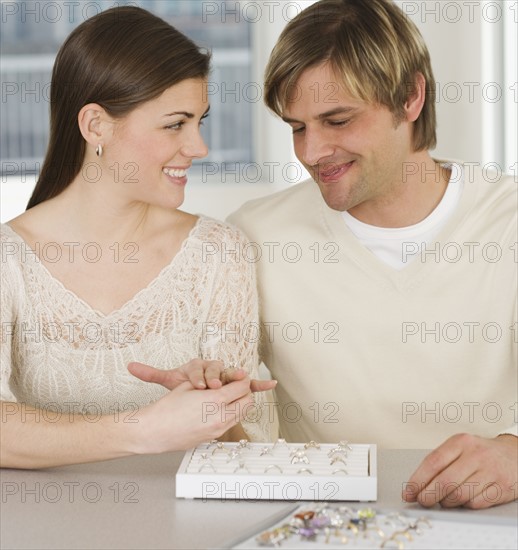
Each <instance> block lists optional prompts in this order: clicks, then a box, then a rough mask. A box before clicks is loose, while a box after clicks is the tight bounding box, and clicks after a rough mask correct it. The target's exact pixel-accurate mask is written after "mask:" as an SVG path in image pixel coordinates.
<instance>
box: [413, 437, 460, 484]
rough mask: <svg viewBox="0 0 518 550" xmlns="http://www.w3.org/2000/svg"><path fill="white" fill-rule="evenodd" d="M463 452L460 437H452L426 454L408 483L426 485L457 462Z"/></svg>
mask: <svg viewBox="0 0 518 550" xmlns="http://www.w3.org/2000/svg"><path fill="white" fill-rule="evenodd" d="M461 437H462V436H461ZM461 453H462V444H461V442H460V441H459V437H458V436H453V437H450V438H449V439H448V440H446V441H445V442H444V443H443V444H442V445H440V446H439V447H437V449H435V450H433V451H432V452H431V453H430V454H429V455H428V456H426V458H425V459H424V460H423V461H422V462H421V464H420V465H419V467H418V468H417V470H416V471H415V472H414V473H413V474H412V476H411V477H410V479H409V480H408V483H409V484H415V485H416V486H417V487H426V486H427V485H428V484H430V483H431V481H432V480H433V479H434V478H435V477H436V476H437V475H439V474H440V473H441V472H442V471H443V470H444V469H445V468H447V467H448V466H449V465H450V464H451V463H452V462H455V460H457V459H458V458H459V456H460V455H461ZM464 479H465V478H464Z"/></svg>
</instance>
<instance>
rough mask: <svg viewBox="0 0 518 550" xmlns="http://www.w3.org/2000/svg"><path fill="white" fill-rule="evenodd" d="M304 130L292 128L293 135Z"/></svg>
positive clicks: (302, 128)
mask: <svg viewBox="0 0 518 550" xmlns="http://www.w3.org/2000/svg"><path fill="white" fill-rule="evenodd" d="M304 129H305V128H304V126H302V127H301V128H292V131H293V133H294V134H300V132H303V131H304Z"/></svg>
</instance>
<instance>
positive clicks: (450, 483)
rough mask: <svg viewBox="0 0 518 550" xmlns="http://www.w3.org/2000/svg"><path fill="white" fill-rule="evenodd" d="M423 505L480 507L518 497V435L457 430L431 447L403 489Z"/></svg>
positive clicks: (407, 499) (405, 494)
mask: <svg viewBox="0 0 518 550" xmlns="http://www.w3.org/2000/svg"><path fill="white" fill-rule="evenodd" d="M402 496H403V500H406V501H407V502H419V504H421V505H422V506H427V507H428V506H433V505H434V504H437V503H439V504H440V505H441V506H443V507H444V508H453V507H456V506H464V507H465V508H473V509H481V508H489V507H490V506H495V505H496V504H504V503H506V502H510V501H512V500H515V499H516V498H517V497H518V437H515V436H514V435H500V436H498V437H496V438H494V439H485V438H482V437H478V436H474V435H469V434H458V435H454V436H453V437H450V438H449V439H448V440H446V441H445V442H444V443H443V444H442V445H441V446H440V447H438V448H437V449H435V450H434V451H432V452H431V453H430V454H429V455H428V456H427V457H426V458H425V459H424V460H423V462H422V463H421V464H420V466H419V468H417V470H416V471H415V472H414V474H413V475H412V477H411V478H410V479H409V481H408V482H407V483H406V484H405V488H404V490H403V495H402Z"/></svg>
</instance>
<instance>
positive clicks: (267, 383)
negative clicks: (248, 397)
mask: <svg viewBox="0 0 518 550" xmlns="http://www.w3.org/2000/svg"><path fill="white" fill-rule="evenodd" d="M276 385H277V380H252V381H251V382H250V389H251V391H253V392H260V391H268V390H273V388H275V386H276Z"/></svg>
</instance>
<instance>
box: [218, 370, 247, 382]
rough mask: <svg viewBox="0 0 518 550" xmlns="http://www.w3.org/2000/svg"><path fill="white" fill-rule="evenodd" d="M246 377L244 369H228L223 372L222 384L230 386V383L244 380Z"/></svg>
mask: <svg viewBox="0 0 518 550" xmlns="http://www.w3.org/2000/svg"><path fill="white" fill-rule="evenodd" d="M246 375H247V374H246V371H245V370H244V369H236V368H226V369H223V371H222V372H221V382H223V384H229V383H230V382H236V381H237V380H243V379H244V378H245V377H246Z"/></svg>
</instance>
